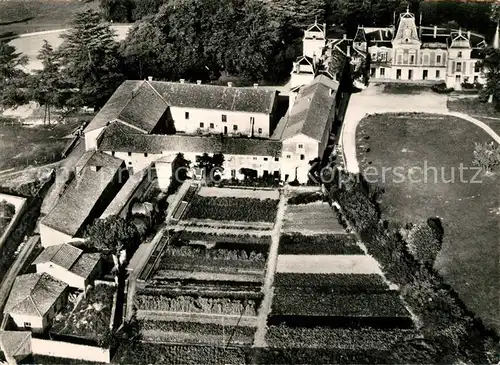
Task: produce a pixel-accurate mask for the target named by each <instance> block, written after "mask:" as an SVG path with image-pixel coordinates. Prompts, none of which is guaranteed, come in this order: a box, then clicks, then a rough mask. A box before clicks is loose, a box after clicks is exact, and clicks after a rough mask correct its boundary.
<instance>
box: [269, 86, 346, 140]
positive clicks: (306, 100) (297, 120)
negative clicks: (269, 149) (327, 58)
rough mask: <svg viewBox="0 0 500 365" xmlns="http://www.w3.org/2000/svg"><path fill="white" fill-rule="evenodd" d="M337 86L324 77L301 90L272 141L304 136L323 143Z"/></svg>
mask: <svg viewBox="0 0 500 365" xmlns="http://www.w3.org/2000/svg"><path fill="white" fill-rule="evenodd" d="M334 85H335V86H337V84H336V83H335V84H333V85H332V83H331V82H325V79H324V76H323V77H320V76H318V77H316V78H315V81H313V82H312V83H311V84H309V85H307V86H305V87H303V88H301V89H300V91H299V93H298V95H297V98H296V99H295V102H294V104H293V106H292V109H291V110H290V111H289V112H288V113H287V114H286V115H285V116H284V117H283V118H282V119H281V120H280V122H279V123H278V126H277V127H276V129H275V131H274V133H273V135H272V137H271V138H272V139H276V140H281V141H283V140H286V139H289V138H291V137H294V136H296V135H299V134H304V135H306V136H308V137H310V138H312V139H314V140H316V141H321V140H322V139H323V135H324V133H325V131H326V130H327V124H328V120H329V117H330V113H331V111H332V108H334V107H335V94H332V95H330V91H331V90H333V91H336V88H332V86H334Z"/></svg>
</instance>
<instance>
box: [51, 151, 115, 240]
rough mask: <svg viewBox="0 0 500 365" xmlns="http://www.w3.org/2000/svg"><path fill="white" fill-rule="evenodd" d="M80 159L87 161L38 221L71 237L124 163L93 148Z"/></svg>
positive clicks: (78, 229)
mask: <svg viewBox="0 0 500 365" xmlns="http://www.w3.org/2000/svg"><path fill="white" fill-rule="evenodd" d="M89 154H91V156H90V158H89ZM82 159H83V160H84V161H85V160H86V162H85V164H84V165H83V166H82V167H81V168H80V173H78V174H77V175H76V176H75V178H74V180H73V181H72V182H71V184H70V185H69V186H68V188H67V189H66V191H65V192H64V194H63V196H62V197H61V198H60V199H59V201H58V202H57V204H56V206H55V207H54V208H53V209H52V210H51V211H50V212H49V214H48V215H47V216H46V217H45V218H43V220H42V222H41V223H42V224H44V225H46V226H49V227H52V228H53V229H56V230H58V231H60V232H64V233H66V234H68V235H70V236H74V235H76V234H77V233H79V231H80V229H81V228H82V225H83V224H84V223H85V220H86V219H87V218H88V217H89V215H90V213H91V211H92V209H93V208H94V205H95V204H96V202H97V201H98V199H99V198H100V197H101V195H102V194H103V193H104V190H105V189H106V187H107V186H108V185H109V184H110V183H111V182H112V181H113V179H114V178H115V176H116V175H117V173H118V172H119V171H120V169H121V167H122V164H123V160H120V159H118V158H115V157H112V156H110V155H108V154H105V153H102V152H95V151H91V152H87V153H85V154H84V155H83V156H82ZM77 165H78V164H77ZM95 167H97V169H95Z"/></svg>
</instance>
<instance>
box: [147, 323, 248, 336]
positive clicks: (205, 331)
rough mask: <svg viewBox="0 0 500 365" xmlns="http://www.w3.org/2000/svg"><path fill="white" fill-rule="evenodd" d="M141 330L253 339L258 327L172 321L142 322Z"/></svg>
mask: <svg viewBox="0 0 500 365" xmlns="http://www.w3.org/2000/svg"><path fill="white" fill-rule="evenodd" d="M139 323H140V328H141V330H155V331H164V332H189V333H193V334H196V335H198V336H212V335H222V334H224V335H226V336H227V337H229V336H231V335H233V336H240V337H244V336H247V337H253V336H254V335H255V331H256V330H257V328H256V327H245V326H223V325H220V324H215V323H198V322H171V321H150V320H144V321H140V322H139Z"/></svg>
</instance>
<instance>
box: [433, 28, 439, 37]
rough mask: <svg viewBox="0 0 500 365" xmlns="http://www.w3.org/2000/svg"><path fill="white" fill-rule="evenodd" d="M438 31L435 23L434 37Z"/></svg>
mask: <svg viewBox="0 0 500 365" xmlns="http://www.w3.org/2000/svg"><path fill="white" fill-rule="evenodd" d="M437 32H438V27H437V25H435V26H434V38H436V36H437Z"/></svg>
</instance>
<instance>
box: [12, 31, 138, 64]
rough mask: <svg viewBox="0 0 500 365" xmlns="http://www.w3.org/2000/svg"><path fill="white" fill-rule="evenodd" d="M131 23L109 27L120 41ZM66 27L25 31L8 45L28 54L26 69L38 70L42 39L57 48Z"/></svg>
mask: <svg viewBox="0 0 500 365" xmlns="http://www.w3.org/2000/svg"><path fill="white" fill-rule="evenodd" d="M131 26H132V25H131V24H127V25H115V26H112V27H111V28H112V29H113V30H114V31H115V33H116V40H118V41H121V40H123V39H125V37H126V36H127V33H128V31H129V29H130V27H131ZM65 31H67V29H56V30H50V31H45V32H35V33H26V34H22V35H20V36H19V37H18V38H15V39H13V40H11V41H10V42H9V44H10V45H12V46H14V47H16V49H17V51H18V52H21V53H23V54H25V55H26V56H28V59H29V61H28V65H27V66H26V69H27V71H29V72H32V71H34V70H40V69H41V68H42V62H41V61H40V60H38V59H37V58H36V56H37V55H38V52H39V51H40V49H41V48H42V45H43V41H44V40H47V41H48V42H49V43H50V44H51V45H52V47H54V49H56V48H58V47H59V46H60V45H61V43H62V39H61V37H60V36H61V34H63V33H64V32H65Z"/></svg>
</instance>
